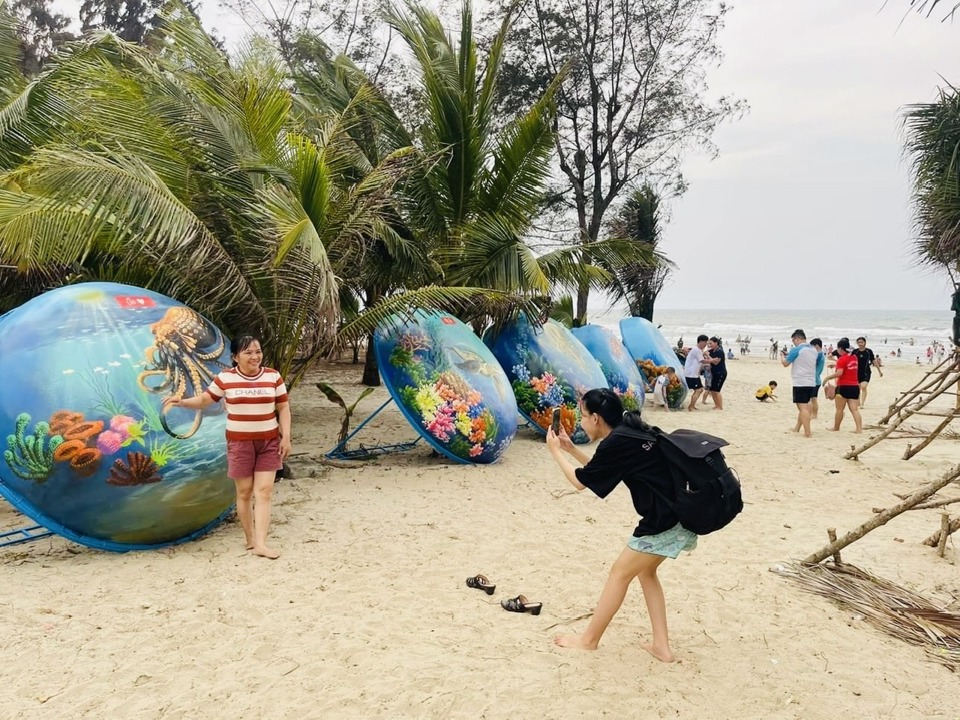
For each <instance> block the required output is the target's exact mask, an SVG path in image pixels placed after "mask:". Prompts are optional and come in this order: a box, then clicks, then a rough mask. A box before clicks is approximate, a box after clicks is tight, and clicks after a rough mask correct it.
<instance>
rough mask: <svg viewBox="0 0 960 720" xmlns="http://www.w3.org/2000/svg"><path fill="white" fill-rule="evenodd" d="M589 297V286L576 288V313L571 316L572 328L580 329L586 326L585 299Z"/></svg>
mask: <svg viewBox="0 0 960 720" xmlns="http://www.w3.org/2000/svg"><path fill="white" fill-rule="evenodd" d="M589 297H590V286H589V285H587V284H586V283H584V284H583V285H581V286H580V287H578V288H577V312H576V313H575V314H574V316H573V326H574V327H580V326H581V325H586V324H587V298H589Z"/></svg>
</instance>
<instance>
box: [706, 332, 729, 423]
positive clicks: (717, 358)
mask: <svg viewBox="0 0 960 720" xmlns="http://www.w3.org/2000/svg"><path fill="white" fill-rule="evenodd" d="M707 361H708V362H709V363H710V366H711V367H710V388H709V390H710V397H712V398H713V409H714V410H723V395H721V394H720V391H721V390H723V383H724V382H726V380H727V359H726V357H725V356H724V354H723V345H721V344H720V338H718V337H712V338H710V340H709V342H707Z"/></svg>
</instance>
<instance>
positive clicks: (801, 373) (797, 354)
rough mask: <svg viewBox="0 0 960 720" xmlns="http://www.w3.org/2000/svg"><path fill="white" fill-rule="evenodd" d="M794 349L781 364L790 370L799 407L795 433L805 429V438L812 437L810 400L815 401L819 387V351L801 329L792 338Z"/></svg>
mask: <svg viewBox="0 0 960 720" xmlns="http://www.w3.org/2000/svg"><path fill="white" fill-rule="evenodd" d="M790 339H791V340H792V341H793V347H792V348H791V349H790V351H789V352H787V353H786V354H785V355H784V356H783V359H782V360H781V363H783V366H784V367H789V368H790V377H791V378H792V379H793V402H794V404H795V405H796V406H797V424H796V427H794V429H793V430H794V432H799V431H800V429H801V428H802V429H803V434H804V436H805V437H810V436H811V435H812V433H811V432H810V400H812V399H813V394H814V388H815V387H816V385H817V351H816V350H814V349H813V346H812V345H811V344H810V343H808V342H807V336H806V334H805V333H804V332H803V330H801V329H800V328H797V329H796V330H794V331H793V335H791V336H790Z"/></svg>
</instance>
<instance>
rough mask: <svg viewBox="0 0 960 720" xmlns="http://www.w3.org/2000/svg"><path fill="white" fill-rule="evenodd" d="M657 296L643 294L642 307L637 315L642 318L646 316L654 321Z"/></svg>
mask: <svg viewBox="0 0 960 720" xmlns="http://www.w3.org/2000/svg"><path fill="white" fill-rule="evenodd" d="M656 300H657V298H656V296H652V297H651V296H650V295H643V296H642V297H641V298H640V308H639V310H640V311H639V312H638V313H637V315H638V316H639V317H642V318H646V319H647V320H649V321H650V322H653V304H654V302H656Z"/></svg>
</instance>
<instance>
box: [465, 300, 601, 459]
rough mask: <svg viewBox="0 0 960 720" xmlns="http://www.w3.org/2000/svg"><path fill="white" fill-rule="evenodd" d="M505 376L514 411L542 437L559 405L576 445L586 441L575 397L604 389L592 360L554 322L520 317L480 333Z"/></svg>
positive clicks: (597, 369) (561, 326)
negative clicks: (496, 329)
mask: <svg viewBox="0 0 960 720" xmlns="http://www.w3.org/2000/svg"><path fill="white" fill-rule="evenodd" d="M484 341H485V342H486V343H487V345H489V347H490V349H491V351H492V352H493V354H494V356H495V357H496V358H497V360H499V361H500V364H501V365H502V366H503V369H504V370H505V371H506V373H507V377H508V378H510V383H511V387H512V388H513V394H514V395H515V396H516V398H517V407H518V408H519V410H520V413H521V414H522V415H523V416H524V417H526V418H527V420H528V421H529V422H530V423H531V424H532V425H533V426H534V427H536V429H537V430H539V431H540V432H541V433H543V434H544V435H545V434H546V432H547V428H548V427H550V423H551V421H552V420H553V411H554V409H555V408H559V409H560V423H561V425H562V426H563V429H564V430H566V432H567V434H568V435H569V436H570V438H571V439H572V440H573V441H574V442H576V443H585V442H587V441H588V440H589V438H588V437H587V434H586V433H585V432H584V431H583V429H582V428H581V427H580V410H579V402H580V398H581V397H582V396H583V394H584V393H585V392H586V391H587V390H592V389H593V388H598V387H608V385H607V379H606V378H605V377H604V375H603V371H602V370H601V369H600V366H599V365H598V364H597V361H596V360H595V359H594V358H593V356H592V355H591V354H590V353H589V352H588V351H587V349H586V348H585V347H584V346H583V344H582V343H581V342H580V341H579V340H577V339H576V338H575V337H574V336H573V335H572V334H571V332H570V331H569V330H567V328H565V327H564V326H563V325H561V324H560V323H558V322H556V321H555V320H548V321H547V322H546V323H544V324H543V325H541V326H539V327H537V326H535V325H533V324H532V323H530V322H529V321H528V320H527V319H526V317H524V316H523V315H520V316H519V317H518V318H517V320H515V321H514V322H513V323H511V324H510V325H508V326H506V327H505V328H503V329H502V330H501V331H500V332H499V333H498V334H497V335H496V336H494V335H492V334H490V335H488V336H485V337H484Z"/></svg>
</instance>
